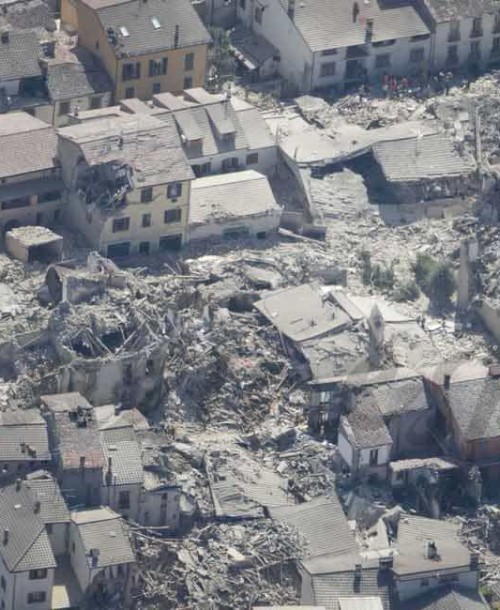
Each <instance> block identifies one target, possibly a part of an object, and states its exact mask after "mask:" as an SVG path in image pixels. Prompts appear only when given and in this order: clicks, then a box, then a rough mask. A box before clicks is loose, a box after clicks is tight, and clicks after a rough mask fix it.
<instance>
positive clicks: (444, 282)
mask: <svg viewBox="0 0 500 610" xmlns="http://www.w3.org/2000/svg"><path fill="white" fill-rule="evenodd" d="M455 288H456V281H455V275H454V273H453V269H452V268H451V265H450V264H449V263H447V262H443V263H439V264H437V265H436V268H435V269H434V271H432V273H431V275H430V277H429V280H428V285H427V295H428V297H429V298H430V300H431V301H432V302H433V303H434V305H436V306H437V307H438V308H439V309H445V308H446V307H449V305H450V302H451V297H452V296H453V293H454V292H455Z"/></svg>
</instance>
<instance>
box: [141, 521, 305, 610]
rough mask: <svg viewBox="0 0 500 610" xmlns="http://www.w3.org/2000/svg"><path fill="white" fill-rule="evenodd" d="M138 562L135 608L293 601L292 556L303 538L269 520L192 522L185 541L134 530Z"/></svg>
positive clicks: (229, 607) (166, 609)
mask: <svg viewBox="0 0 500 610" xmlns="http://www.w3.org/2000/svg"><path fill="white" fill-rule="evenodd" d="M133 536H134V539H135V544H136V548H137V552H138V556H139V561H140V569H139V575H138V576H139V582H140V585H139V588H140V593H136V596H137V597H136V607H137V608H148V609H149V610H152V609H153V608H158V609H160V608H161V609H162V610H169V609H172V610H173V609H178V608H200V609H201V608H206V609H207V610H208V609H209V608H220V609H224V608H226V609H227V610H232V609H233V608H251V607H252V606H259V605H266V606H273V605H283V604H295V603H297V602H298V598H297V595H296V589H295V586H294V575H295V573H294V568H293V561H294V559H296V558H298V557H301V556H302V554H303V552H304V549H303V541H302V540H301V539H300V538H299V536H298V535H297V534H296V533H295V532H293V531H292V530H291V529H290V528H288V527H287V526H285V525H282V524H279V523H274V522H272V521H269V520H256V521H249V522H241V523H238V524H224V523H220V524H218V523H211V524H209V525H204V526H200V527H196V528H194V529H193V531H192V532H191V533H190V536H189V538H186V539H184V540H172V539H171V540H166V539H155V538H154V537H153V536H152V535H151V534H150V533H147V532H145V531H144V530H137V531H135V532H133Z"/></svg>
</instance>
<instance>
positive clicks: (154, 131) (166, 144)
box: [59, 114, 194, 187]
mask: <svg viewBox="0 0 500 610" xmlns="http://www.w3.org/2000/svg"><path fill="white" fill-rule="evenodd" d="M59 135H60V136H61V137H62V138H65V139H68V140H69V141H71V142H73V143H74V144H76V145H77V146H78V147H79V148H80V150H81V151H82V154H83V156H84V157H85V160H86V161H87V163H88V164H89V165H90V166H93V165H101V164H105V163H111V162H116V163H123V164H127V165H129V166H130V167H131V168H132V169H133V172H134V174H133V179H134V181H135V183H136V186H137V187H145V186H152V185H155V184H166V183H168V182H174V181H178V180H181V181H182V180H191V179H192V178H193V177H194V174H193V172H192V170H191V168H190V166H189V165H188V163H187V159H186V156H185V154H184V152H183V150H182V148H181V145H180V140H179V136H178V134H177V131H176V129H175V126H174V123H173V121H172V120H171V119H170V120H167V121H160V120H158V119H156V118H154V117H152V116H148V115H145V114H134V115H125V114H124V115H121V116H120V117H111V118H109V119H106V120H94V121H87V122H85V123H81V124H79V125H72V126H70V127H63V128H62V129H60V130H59ZM167 151H168V154H167Z"/></svg>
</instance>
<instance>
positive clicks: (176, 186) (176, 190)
mask: <svg viewBox="0 0 500 610" xmlns="http://www.w3.org/2000/svg"><path fill="white" fill-rule="evenodd" d="M181 195H182V184H181V183H180V182H172V184H169V185H168V186H167V197H168V198H169V199H177V198H178V197H180V196H181Z"/></svg>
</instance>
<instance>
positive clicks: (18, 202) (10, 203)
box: [2, 197, 30, 210]
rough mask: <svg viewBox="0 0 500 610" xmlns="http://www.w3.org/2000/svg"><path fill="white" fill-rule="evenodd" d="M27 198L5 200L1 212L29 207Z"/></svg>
mask: <svg viewBox="0 0 500 610" xmlns="http://www.w3.org/2000/svg"><path fill="white" fill-rule="evenodd" d="M29 204H30V198H29V197H16V198H15V199H7V201H4V202H3V203H2V210H13V209H15V208H24V207H27V206H29Z"/></svg>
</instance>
